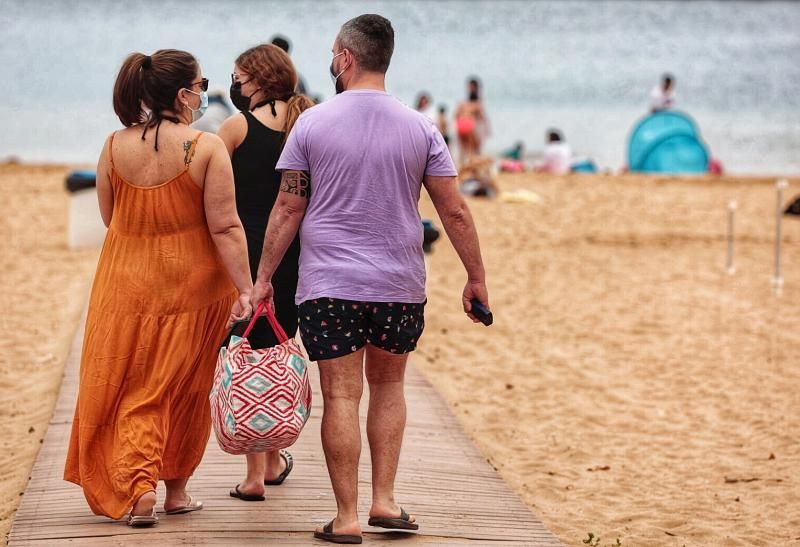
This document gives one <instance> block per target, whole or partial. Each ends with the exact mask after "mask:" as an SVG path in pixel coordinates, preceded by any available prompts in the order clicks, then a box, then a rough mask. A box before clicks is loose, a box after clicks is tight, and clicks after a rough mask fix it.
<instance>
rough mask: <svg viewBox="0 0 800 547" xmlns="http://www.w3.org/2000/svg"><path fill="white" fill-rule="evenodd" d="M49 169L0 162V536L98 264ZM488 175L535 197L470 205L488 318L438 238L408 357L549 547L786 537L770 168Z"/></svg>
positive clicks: (790, 360)
mask: <svg viewBox="0 0 800 547" xmlns="http://www.w3.org/2000/svg"><path fill="white" fill-rule="evenodd" d="M66 172H67V169H66V168H58V167H22V166H6V167H0V187H2V188H3V189H4V190H5V193H6V196H7V198H6V199H5V200H4V201H3V203H2V204H0V223H1V224H0V225H2V227H3V229H2V234H3V239H2V246H3V248H2V251H3V253H2V256H3V268H2V278H1V280H2V285H1V286H2V295H3V300H2V302H3V304H4V308H5V311H6V314H5V315H4V328H3V330H2V336H1V337H0V344H2V348H3V352H2V356H1V357H0V374H1V375H0V388H1V389H2V391H0V427H2V429H0V433H1V434H2V439H3V441H2V446H1V447H0V461H1V462H2V464H3V465H2V471H0V481H2V483H1V484H0V489H1V490H0V492H1V493H2V498H1V499H0V519H2V520H0V531H2V532H4V533H5V532H7V531H8V529H9V527H10V520H9V517H10V516H11V518H13V516H12V515H13V511H14V509H15V507H16V505H17V503H18V500H19V493H20V492H21V491H22V490H23V489H24V487H25V482H26V480H27V477H28V473H29V470H30V467H31V465H32V463H33V458H34V457H35V453H36V451H37V449H38V447H39V439H40V438H41V437H42V435H43V432H44V428H45V426H46V424H47V420H48V418H49V416H50V412H51V410H52V405H53V403H54V401H55V395H56V391H57V389H58V384H59V381H60V378H61V370H62V366H63V361H64V357H65V355H66V351H67V346H68V343H69V341H70V339H71V337H72V336H73V334H74V329H75V327H76V326H77V324H78V321H79V320H80V314H81V311H82V309H83V308H84V306H85V304H86V296H87V290H88V287H89V283H90V279H91V275H92V272H93V270H94V264H95V261H96V258H97V252H96V251H81V252H74V251H69V250H67V248H66V239H67V236H66V225H67V219H66V211H67V208H68V201H67V199H68V198H67V196H66V194H65V193H64V191H63V190H62V188H63V178H64V175H65V174H66ZM797 182H798V181H794V184H793V185H792V186H791V187H790V189H789V190H788V191H787V193H786V198H787V200H788V198H789V196H793V195H795V194H797V193H798V191H800V184H798V183H797ZM500 187H501V189H503V190H506V191H518V190H522V189H525V190H529V191H533V192H536V193H538V194H539V195H540V196H541V197H542V201H541V202H540V203H527V202H523V203H507V202H503V201H500V200H495V201H481V200H471V201H470V207H471V209H472V211H473V214H474V216H475V219H476V223H477V225H478V229H479V233H480V236H481V242H482V247H483V254H484V259H485V262H486V265H487V271H488V279H489V289H490V294H491V304H492V308H493V311H494V315H495V324H494V325H493V326H492V327H490V328H485V327H483V326H482V325H472V324H471V323H469V322H468V321H467V320H466V319H465V318H464V316H463V313H462V312H461V309H460V294H461V289H462V287H463V284H464V280H465V279H464V277H465V276H464V273H463V270H462V268H461V266H460V264H459V262H458V259H457V257H456V255H455V253H454V251H453V250H452V248H451V247H450V245H449V243H448V242H447V241H446V240H442V241H439V242H438V243H437V244H435V252H434V253H433V254H432V255H430V257H429V259H430V260H429V272H430V273H429V303H428V307H427V310H426V318H427V319H426V320H427V326H426V333H425V335H424V336H423V338H422V342H421V345H420V348H419V350H418V351H417V352H416V353H415V354H414V360H415V363H416V365H417V366H418V367H419V368H420V369H422V371H423V372H424V373H425V375H426V376H427V377H428V378H429V379H430V380H431V381H432V382H433V384H434V385H435V386H436V387H437V388H438V389H439V390H440V392H441V393H443V394H444V396H445V398H446V399H447V400H448V402H449V403H450V405H451V407H452V408H453V410H454V412H455V413H456V415H457V416H458V418H459V419H460V421H461V423H462V424H463V426H464V428H465V429H466V430H467V432H468V433H469V434H470V435H471V436H472V437H473V438H474V439H475V441H476V443H477V444H478V446H479V447H480V449H481V450H482V451H483V452H484V453H485V454H486V456H487V458H488V459H489V460H490V461H491V462H492V463H493V464H494V465H495V466H496V467H497V468H498V470H499V471H500V472H501V473H502V475H503V476H504V477H505V478H506V480H508V482H509V483H510V484H511V485H512V487H513V488H514V489H515V490H516V491H517V492H518V493H519V494H520V495H521V496H522V497H523V499H524V500H525V502H526V503H527V504H528V505H529V506H530V507H531V508H532V509H533V510H534V511H535V512H536V513H537V515H539V516H540V517H541V518H542V519H543V520H544V522H545V524H546V525H547V526H548V528H550V529H551V530H552V531H554V532H555V533H556V534H557V535H558V536H559V537H560V539H561V540H562V541H564V543H565V544H567V545H582V543H581V540H583V539H585V538H586V537H587V534H588V533H589V532H592V533H594V534H595V535H599V536H601V537H602V539H603V541H602V543H601V544H602V545H606V544H611V543H613V542H614V540H615V539H616V538H617V537H619V538H620V540H621V542H622V544H623V545H625V546H639V545H669V546H672V545H675V546H681V545H687V546H689V545H779V544H787V543H792V544H793V543H794V542H796V538H800V488H798V486H797V484H796V480H797V479H796V477H795V475H797V473H798V471H800V448H798V442H797V439H798V438H800V425H798V420H797V414H798V410H797V409H798V408H800V391H798V390H797V385H798V380H800V369H798V366H797V363H798V358H797V356H798V354H799V353H800V314H798V309H797V304H796V303H797V302H798V301H800V252H799V248H798V243H800V221H798V220H796V219H792V218H786V220H785V222H784V233H785V235H784V241H785V245H784V276H785V283H786V286H785V289H784V293H783V295H782V296H781V297H776V296H775V295H774V294H773V292H772V289H771V287H770V277H771V275H772V260H773V254H772V253H773V251H772V249H773V232H774V208H775V192H774V187H773V184H772V183H771V181H759V180H754V179H735V178H725V179H688V180H686V179H656V178H649V177H642V176H635V175H628V176H623V177H605V176H570V177H564V178H556V177H547V176H534V175H509V176H503V177H501V178H500ZM734 198H735V199H737V200H738V203H739V209H738V212H737V249H736V251H737V255H736V259H737V260H736V265H737V269H738V270H737V273H736V274H735V275H734V276H728V275H727V274H725V272H724V261H725V244H726V243H725V229H726V219H727V209H726V207H727V203H728V200H729V199H734ZM421 208H422V210H423V212H424V214H423V216H424V217H425V216H427V217H433V216H434V213H433V207H432V206H431V204H430V202H429V201H428V200H427V198H423V200H422V203H421ZM437 224H439V225H440V223H439V222H438V221H437ZM793 302H794V305H793V304H792V303H793ZM31 342H34V344H31ZM22 344H26V345H27V346H28V347H29V348H31V349H30V350H28V349H26V350H25V353H26V354H29V353H31V352H33V355H32V356H26V357H24V358H21V356H22V354H23V350H21V349H19V346H21V345H22ZM31 427H33V431H32V432H31V433H28V431H29V429H30V428H31ZM400 501H403V502H404V503H411V502H412V501H413V500H400ZM487 503H490V502H489V501H487ZM87 511H88V509H87Z"/></svg>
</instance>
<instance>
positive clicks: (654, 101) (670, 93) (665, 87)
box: [650, 74, 675, 112]
mask: <svg viewBox="0 0 800 547" xmlns="http://www.w3.org/2000/svg"><path fill="white" fill-rule="evenodd" d="M673 106H675V78H673V76H672V74H664V75H663V76H661V84H659V85H657V86H655V87H654V88H653V90H652V91H651V92H650V110H651V112H658V111H659V110H667V109H669V108H672V107H673Z"/></svg>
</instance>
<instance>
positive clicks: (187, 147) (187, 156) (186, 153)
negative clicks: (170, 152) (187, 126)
mask: <svg viewBox="0 0 800 547" xmlns="http://www.w3.org/2000/svg"><path fill="white" fill-rule="evenodd" d="M193 144H194V141H186V142H185V143H183V164H184V165H189V164H190V163H191V162H192V156H194V154H193V153H192V148H193V146H192V145H193Z"/></svg>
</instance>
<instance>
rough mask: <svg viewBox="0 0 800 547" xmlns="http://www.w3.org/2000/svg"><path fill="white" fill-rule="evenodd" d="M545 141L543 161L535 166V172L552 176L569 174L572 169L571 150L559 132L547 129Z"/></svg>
mask: <svg viewBox="0 0 800 547" xmlns="http://www.w3.org/2000/svg"><path fill="white" fill-rule="evenodd" d="M546 139H547V144H546V145H545V147H544V160H543V161H542V162H541V163H540V164H539V165H537V166H536V171H538V172H540V173H552V174H554V175H563V174H565V173H569V172H570V170H571V167H572V148H570V146H569V144H567V143H566V142H565V141H564V136H563V135H562V134H561V131H559V130H558V129H548V130H547V137H546Z"/></svg>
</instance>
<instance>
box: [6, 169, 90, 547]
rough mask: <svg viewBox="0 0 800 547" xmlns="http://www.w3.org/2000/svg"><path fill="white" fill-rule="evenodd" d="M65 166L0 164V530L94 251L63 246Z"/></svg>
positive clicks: (39, 425)
mask: <svg viewBox="0 0 800 547" xmlns="http://www.w3.org/2000/svg"><path fill="white" fill-rule="evenodd" d="M68 171H69V168H67V167H60V166H48V167H32V166H16V165H0V189H2V191H3V194H4V196H5V198H4V199H3V200H2V204H0V234H2V238H0V256H2V267H1V268H0V295H2V299H0V302H2V307H3V316H2V317H3V319H2V325H3V328H2V334H0V348H2V351H1V352H0V438H1V439H2V441H1V442H2V444H0V535H1V536H2V537H3V538H5V536H6V534H7V533H8V531H9V529H10V528H11V522H12V520H13V515H14V511H15V510H16V507H17V504H18V503H19V499H20V496H21V495H22V492H23V491H24V490H25V484H26V483H27V481H28V475H29V473H30V470H31V466H32V465H33V461H34V458H35V457H36V454H37V452H38V451H39V446H40V441H41V439H42V438H43V437H44V432H45V431H46V428H47V423H48V421H49V419H50V416H51V414H52V412H53V405H54V404H55V401H56V395H57V394H58V389H59V386H60V385H61V373H62V371H63V368H64V360H65V359H66V356H67V351H68V349H69V344H70V343H71V342H72V336H73V334H74V332H75V328H76V327H77V325H78V321H79V319H80V316H81V313H82V312H83V308H84V306H85V304H86V298H87V295H88V289H89V286H90V283H91V277H92V274H93V273H94V266H95V263H96V260H97V251H95V250H88V251H70V250H69V249H68V248H67V223H68V208H69V197H68V195H67V193H66V191H65V190H64V177H65V175H66V174H67V172H68Z"/></svg>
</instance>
